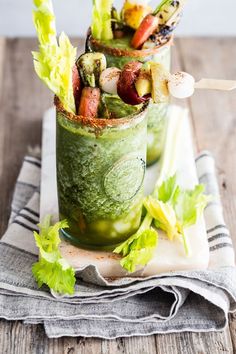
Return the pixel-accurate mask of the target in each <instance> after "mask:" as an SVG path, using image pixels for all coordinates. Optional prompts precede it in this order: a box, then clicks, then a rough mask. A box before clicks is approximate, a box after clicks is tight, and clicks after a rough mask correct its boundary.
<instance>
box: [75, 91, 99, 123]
mask: <svg viewBox="0 0 236 354" xmlns="http://www.w3.org/2000/svg"><path fill="white" fill-rule="evenodd" d="M100 96H101V92H100V89H99V88H97V87H84V88H83V90H82V94H81V98H80V104H79V111H78V114H79V115H81V116H84V117H89V118H96V117H97V113H98V106H99V101H100Z"/></svg>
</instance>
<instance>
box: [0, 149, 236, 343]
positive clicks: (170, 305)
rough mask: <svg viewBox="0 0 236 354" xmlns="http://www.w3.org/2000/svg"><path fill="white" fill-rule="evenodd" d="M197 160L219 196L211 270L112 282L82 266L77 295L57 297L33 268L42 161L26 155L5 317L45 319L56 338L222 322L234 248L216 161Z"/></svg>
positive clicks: (3, 287) (213, 205) (2, 253)
mask: <svg viewBox="0 0 236 354" xmlns="http://www.w3.org/2000/svg"><path fill="white" fill-rule="evenodd" d="M196 165H197V171H198V176H199V180H200V182H201V183H204V184H205V185H206V189H207V192H208V193H210V194H212V195H214V196H215V198H214V201H212V202H210V204H209V205H208V206H207V208H206V210H205V220H206V226H207V234H208V241H209V249H210V264H209V269H208V270H205V271H203V270H195V271H188V272H187V271H182V272H171V273H167V274H161V275H158V276H151V277H148V278H144V279H141V278H138V279H137V278H132V279H130V278H127V279H123V280H122V281H119V280H114V281H111V280H107V279H104V278H102V277H101V275H100V274H99V273H98V272H97V270H96V268H95V267H94V266H88V267H86V268H85V269H82V270H81V271H79V272H78V280H77V284H76V296H73V297H58V296H53V294H51V293H50V292H49V290H48V289H47V287H42V288H41V289H38V288H37V285H36V283H35V281H34V279H33V277H32V274H31V267H32V264H33V263H34V262H35V261H36V260H37V249H36V247H35V244H34V240H33V236H32V231H33V230H37V223H38V221H39V193H40V191H39V184H40V167H41V162H40V159H37V158H34V157H30V156H27V157H25V159H24V163H23V166H22V169H21V171H20V174H19V177H18V180H17V183H16V188H15V193H14V197H13V201H12V212H11V216H10V220H9V227H8V229H7V231H6V233H5V234H4V235H3V237H2V240H1V242H0V317H2V318H5V319H8V320H22V321H24V322H25V323H43V325H44V328H45V331H46V333H47V335H48V336H49V337H53V338H54V337H61V336H85V337H100V338H108V339H111V338H117V337H123V336H133V335H150V334H153V333H169V332H181V331H197V332H199V331H213V330H221V329H223V328H224V327H225V326H226V324H227V317H228V313H229V312H233V311H235V310H236V282H235V279H236V268H235V267H234V251H233V247H232V241H231V237H230V234H229V231H228V229H227V227H226V225H225V222H224V219H223V215H222V206H221V203H220V198H219V191H218V185H217V181H216V177H215V167H214V160H213V158H212V156H211V155H210V154H209V153H208V152H203V153H202V154H201V155H199V156H198V158H197V159H196ZM54 295H55V294H54Z"/></svg>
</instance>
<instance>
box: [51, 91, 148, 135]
mask: <svg viewBox="0 0 236 354" xmlns="http://www.w3.org/2000/svg"><path fill="white" fill-rule="evenodd" d="M54 104H55V106H56V110H57V112H60V113H61V114H63V116H64V117H65V118H66V119H67V120H68V121H69V122H71V123H74V124H78V125H83V126H87V127H90V128H94V129H104V128H113V127H114V128H118V127H121V126H123V125H124V126H125V125H127V124H128V125H132V124H133V123H139V122H140V121H142V120H143V114H144V113H145V111H146V110H147V108H148V105H149V101H148V102H145V103H143V106H142V107H141V108H140V110H138V111H137V112H134V113H132V114H130V115H128V116H126V117H122V118H111V119H109V118H91V117H84V116H81V115H77V114H74V113H71V112H68V111H67V110H66V109H65V108H64V107H63V104H62V103H61V101H60V99H59V98H58V97H57V96H55V97H54Z"/></svg>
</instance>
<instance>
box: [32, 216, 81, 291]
mask: <svg viewBox="0 0 236 354" xmlns="http://www.w3.org/2000/svg"><path fill="white" fill-rule="evenodd" d="M38 226H39V229H40V232H39V233H38V232H36V231H34V238H35V242H36V245H37V247H38V249H39V261H38V262H36V263H34V264H33V267H32V272H33V275H34V278H35V280H36V281H37V283H38V286H39V287H41V286H42V285H43V284H46V285H47V286H48V287H49V288H50V289H51V290H54V291H55V292H57V293H59V294H69V295H72V294H74V291H75V290H74V287H75V280H76V279H75V271H74V269H73V268H72V267H71V266H70V265H69V264H68V262H67V261H66V259H65V258H63V257H62V255H61V252H60V250H59V245H60V242H61V240H60V236H59V230H60V229H61V228H67V227H68V223H67V221H66V220H63V221H60V222H57V223H56V224H54V225H51V215H47V216H46V217H45V218H44V220H43V222H42V224H39V225H38Z"/></svg>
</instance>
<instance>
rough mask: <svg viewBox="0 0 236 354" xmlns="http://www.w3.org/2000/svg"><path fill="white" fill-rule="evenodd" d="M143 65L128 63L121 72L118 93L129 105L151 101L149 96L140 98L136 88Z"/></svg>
mask: <svg viewBox="0 0 236 354" xmlns="http://www.w3.org/2000/svg"><path fill="white" fill-rule="evenodd" d="M141 67H142V63H140V62H130V63H127V64H126V65H125V66H124V68H123V70H122V71H121V74H120V77H119V80H118V84H117V93H118V95H119V96H120V98H121V99H122V100H123V101H124V102H125V103H127V104H130V105H134V106H135V105H137V104H140V103H143V102H145V101H147V100H148V99H149V96H143V97H139V95H138V93H137V90H136V88H135V81H136V80H137V78H138V76H139V73H140V69H141Z"/></svg>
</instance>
